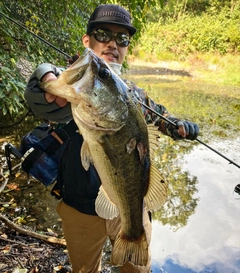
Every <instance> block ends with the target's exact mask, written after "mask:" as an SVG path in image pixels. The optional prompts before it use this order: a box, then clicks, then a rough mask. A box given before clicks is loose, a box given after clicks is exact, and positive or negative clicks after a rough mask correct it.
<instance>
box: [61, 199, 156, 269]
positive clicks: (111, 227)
mask: <svg viewBox="0 0 240 273" xmlns="http://www.w3.org/2000/svg"><path fill="white" fill-rule="evenodd" d="M57 212H58V214H59V215H60V217H61V218H62V227H63V233H64V237H65V239H66V243H67V249H68V253H69V258H70V262H71V264H72V268H73V272H74V273H97V272H100V271H101V258H102V249H103V246H104V244H105V241H106V239H107V237H109V239H110V240H111V241H114V240H115V238H116V235H117V234H118V232H119V230H120V218H119V217H116V218H114V219H113V220H105V219H103V218H100V217H99V216H93V215H87V214H83V213H81V212H79V211H77V210H76V209H74V208H72V207H70V206H68V205H66V204H65V203H64V202H63V201H60V203H59V204H58V206H57ZM143 220H144V221H143V222H144V227H145V230H146V233H147V239H148V242H149V244H150V240H151V222H150V221H149V217H148V213H147V212H146V211H144V216H143ZM150 260H151V259H150V251H149V259H148V264H147V266H146V267H140V266H134V265H132V264H131V263H126V264H125V265H124V266H121V267H120V272H121V273H149V272H150V263H151V261H150Z"/></svg>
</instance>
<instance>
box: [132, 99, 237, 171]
mask: <svg viewBox="0 0 240 273" xmlns="http://www.w3.org/2000/svg"><path fill="white" fill-rule="evenodd" d="M137 101H138V102H139V103H140V104H141V105H142V106H143V107H145V108H146V109H148V110H149V111H151V112H152V113H154V114H155V115H157V116H159V117H160V118H161V119H163V120H165V121H167V122H168V123H170V124H172V125H174V126H175V127H177V124H176V123H175V122H173V121H171V120H170V119H168V118H167V117H165V116H163V115H161V114H160V113H158V112H156V111H155V110H153V109H152V108H151V107H149V106H147V105H146V104H144V103H143V102H141V101H140V100H137ZM195 140H196V141H198V142H199V143H201V144H202V145H204V146H206V147H207V148H208V149H210V150H212V151H213V152H215V153H216V154H218V155H220V156H221V157H222V158H224V159H226V160H227V161H228V162H229V163H230V164H233V165H235V166H236V167H238V168H240V165H238V164H237V163H236V162H234V161H233V160H231V159H229V158H228V157H226V156H225V155H223V154H221V153H220V152H218V151H217V150H215V149H214V148H212V147H211V146H209V145H208V144H206V143H205V142H203V141H201V140H200V139H198V138H196V139H195Z"/></svg>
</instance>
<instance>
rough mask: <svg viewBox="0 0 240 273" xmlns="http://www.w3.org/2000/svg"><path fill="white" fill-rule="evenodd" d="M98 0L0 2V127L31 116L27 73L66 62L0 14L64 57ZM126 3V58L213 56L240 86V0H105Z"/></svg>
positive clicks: (78, 46)
mask: <svg viewBox="0 0 240 273" xmlns="http://www.w3.org/2000/svg"><path fill="white" fill-rule="evenodd" d="M102 3H106V2H103V1H88V0H86V1H76V0H72V1H63V0H59V1H56V2H54V4H52V1H50V0H41V1H40V0H29V1H27V2H26V1H13V0H1V1H0V127H1V128H3V127H5V126H11V125H13V124H15V123H17V122H20V121H21V120H24V119H25V120H26V119H27V118H28V117H29V116H31V114H32V113H31V111H30V109H29V107H28V106H27V105H26V102H25V101H24V98H23V92H24V88H25V85H26V81H27V78H28V76H29V75H30V74H31V73H32V71H33V70H34V68H35V67H36V66H37V65H39V64H40V63H43V62H50V63H53V64H57V65H61V66H65V65H66V64H67V58H66V56H64V55H63V54H61V53H59V52H57V51H56V50H54V49H53V48H52V47H50V46H49V45H47V44H46V43H44V42H42V41H40V40H39V39H37V38H36V37H34V36H33V35H32V34H30V33H29V32H27V31H26V30H24V29H23V28H21V27H19V26H18V25H16V24H14V23H13V22H12V21H10V20H9V19H6V18H5V17H4V16H3V15H6V16H8V17H9V18H11V19H13V20H14V21H16V22H18V23H20V24H22V25H23V26H24V27H25V28H27V29H28V30H30V31H32V32H33V33H35V34H36V35H38V36H40V37H41V38H42V39H44V40H46V41H47V42H49V43H51V44H52V45H54V46H56V47H57V48H59V49H60V50H62V51H63V52H65V53H67V54H68V55H70V56H71V55H74V54H76V53H80V54H81V53H82V52H83V46H82V43H81V36H82V35H83V34H84V33H85V30H86V25H87V21H88V19H89V16H90V14H91V12H92V11H93V9H94V8H95V7H96V6H97V5H99V4H102ZM107 3H114V4H120V5H122V6H124V7H125V8H126V9H128V10H129V11H130V13H131V15H132V18H133V24H134V26H135V27H137V29H138V32H137V35H136V36H134V38H133V39H132V43H131V51H130V57H129V58H128V59H127V61H126V64H125V66H126V67H127V66H128V61H129V60H136V59H140V60H142V61H148V62H152V63H154V62H158V61H179V62H182V63H190V64H192V65H194V63H196V62H204V61H209V60H210V61H211V63H212V64H213V65H214V64H216V63H220V62H221V65H222V67H225V68H226V69H228V70H229V71H228V81H229V82H230V83H231V84H232V85H238V86H239V84H240V76H239V75H240V73H239V72H240V68H239V63H240V62H239V61H240V57H239V56H240V54H239V53H240V0H175V1H174V0H132V1H124V0H121V1H117V2H116V1H114V0H113V1H107Z"/></svg>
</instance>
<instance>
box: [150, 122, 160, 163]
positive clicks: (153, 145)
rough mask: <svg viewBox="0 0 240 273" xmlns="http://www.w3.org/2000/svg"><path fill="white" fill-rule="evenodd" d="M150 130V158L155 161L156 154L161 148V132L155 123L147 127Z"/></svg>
mask: <svg viewBox="0 0 240 273" xmlns="http://www.w3.org/2000/svg"><path fill="white" fill-rule="evenodd" d="M147 129H148V139H149V149H150V157H151V159H152V160H153V159H154V155H155V152H156V150H157V148H158V147H159V138H160V131H159V130H158V127H157V126H154V125H153V123H150V124H148V125H147Z"/></svg>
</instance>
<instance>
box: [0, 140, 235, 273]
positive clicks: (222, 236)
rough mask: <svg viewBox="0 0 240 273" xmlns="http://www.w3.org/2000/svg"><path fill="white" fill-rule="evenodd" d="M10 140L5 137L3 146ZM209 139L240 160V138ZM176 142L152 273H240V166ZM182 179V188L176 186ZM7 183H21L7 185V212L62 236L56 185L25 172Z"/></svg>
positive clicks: (154, 237) (155, 227)
mask: <svg viewBox="0 0 240 273" xmlns="http://www.w3.org/2000/svg"><path fill="white" fill-rule="evenodd" d="M7 141H11V137H9V138H8V139H7ZM194 143H195V142H194ZM5 144H6V141H5V140H4V141H3V142H2V143H1V146H2V147H3V146H4V145H5ZM208 144H209V145H210V146H212V147H213V148H215V149H216V150H218V151H219V152H221V153H222V154H224V155H225V156H227V157H229V158H230V159H232V160H234V161H236V163H237V164H240V138H237V139H235V140H222V141H221V142H212V143H208ZM173 146H176V148H175V149H176V150H177V151H178V155H177V157H176V153H174V152H173V153H170V151H168V154H170V155H171V156H170V157H173V158H174V160H173V163H171V160H170V161H169V162H168V165H170V166H171V164H172V165H174V164H176V166H175V167H174V168H175V171H174V168H173V169H171V167H169V166H168V167H167V169H168V171H169V173H170V185H169V186H170V190H172V191H173V192H174V196H173V197H172V195H171V194H170V200H169V201H168V202H167V203H166V205H165V207H164V209H163V213H162V215H163V216H164V217H163V218H164V220H165V222H164V224H163V220H162V219H161V217H159V216H158V217H155V218H154V220H153V232H152V243H151V252H152V261H153V267H152V272H153V273H160V272H161V273H162V272H164V273H208V272H213V273H222V272H224V273H225V272H228V273H237V272H240V238H239V226H240V217H239V212H240V196H239V195H235V196H234V194H233V193H234V187H235V186H236V185H237V184H239V183H240V169H239V168H237V167H236V166H234V165H230V164H229V163H228V162H227V161H226V160H225V159H223V158H221V157H220V156H219V155H217V154H215V153H214V152H212V151H211V150H209V149H208V148H206V147H205V146H203V145H201V144H197V143H195V145H193V144H192V143H191V144H190V145H188V148H187V149H185V150H183V149H181V148H179V147H181V144H180V146H179V147H178V145H177V144H174V145H173ZM0 154H1V157H0V161H1V166H2V168H3V169H4V170H6V163H5V159H4V156H3V151H2V152H1V153H0ZM13 163H15V164H16V163H17V161H16V162H13ZM160 163H161V162H160ZM178 172H182V173H185V175H184V176H180V175H179V180H178V179H176V177H178V176H177V173H178ZM171 175H172V177H171ZM174 179H175V180H174ZM178 183H179V184H180V186H178V187H176V185H173V184H178ZM188 183H189V185H188ZM8 184H9V185H13V184H16V185H17V186H18V189H19V190H12V189H11V188H6V190H5V192H4V193H3V194H2V195H1V200H0V201H1V207H2V213H8V215H9V216H12V217H13V218H14V219H15V221H19V223H20V224H26V225H28V226H30V227H31V228H33V229H35V230H43V231H47V229H48V228H50V229H51V230H53V231H54V232H56V233H57V234H59V235H61V233H62V231H61V223H60V219H59V217H58V215H57V213H56V212H55V207H56V205H57V202H58V201H57V200H56V199H54V197H52V196H51V195H50V191H51V187H48V188H46V187H45V186H43V185H41V184H40V182H38V181H35V180H32V179H31V180H30V182H28V181H27V176H26V175H25V174H23V173H21V174H20V175H19V176H17V177H10V178H9V183H8ZM190 184H191V185H190ZM188 187H189V188H188ZM185 188H187V191H186V192H185V193H184V194H183V192H184V189H185ZM188 189H189V190H190V189H194V190H193V192H192V195H189V196H188V195H187V193H188ZM178 198H179V199H178ZM237 198H238V199H237ZM193 200H195V203H196V205H195V206H194V205H192V204H195V203H194V202H193ZM173 201H174V202H173ZM189 204H190V205H189ZM183 207H184V208H183ZM176 210H179V215H178V214H177V213H176V217H175V218H174V219H175V221H174V225H173V222H171V221H170V217H169V215H171V214H174V212H175V211H176ZM169 212H170V213H169ZM184 217H185V218H184ZM156 218H157V219H158V220H157V219H156ZM182 219H187V220H186V221H184V220H182ZM178 222H179V223H180V224H179V223H178ZM112 272H115V271H114V270H112Z"/></svg>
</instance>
